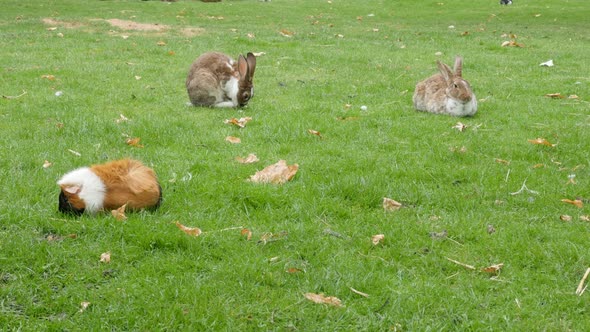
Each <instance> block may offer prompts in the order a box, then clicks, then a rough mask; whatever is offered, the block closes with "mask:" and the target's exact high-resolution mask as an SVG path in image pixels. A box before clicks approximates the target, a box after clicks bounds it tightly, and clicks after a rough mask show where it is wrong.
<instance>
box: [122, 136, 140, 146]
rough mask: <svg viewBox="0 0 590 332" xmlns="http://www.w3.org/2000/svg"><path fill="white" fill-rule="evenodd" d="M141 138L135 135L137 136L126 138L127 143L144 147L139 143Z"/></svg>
mask: <svg viewBox="0 0 590 332" xmlns="http://www.w3.org/2000/svg"><path fill="white" fill-rule="evenodd" d="M140 140H141V138H139V137H135V138H128V139H126V140H125V143H127V145H129V146H133V147H136V148H143V145H142V144H139V141H140Z"/></svg>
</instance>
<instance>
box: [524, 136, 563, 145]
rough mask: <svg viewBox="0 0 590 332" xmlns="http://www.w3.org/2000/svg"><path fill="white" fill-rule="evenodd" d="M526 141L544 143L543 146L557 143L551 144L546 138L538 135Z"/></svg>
mask: <svg viewBox="0 0 590 332" xmlns="http://www.w3.org/2000/svg"><path fill="white" fill-rule="evenodd" d="M528 141H529V143H531V144H537V145H545V146H550V147H554V146H555V145H557V144H551V143H550V142H549V141H548V140H546V139H544V138H541V137H539V138H537V139H529V140H528Z"/></svg>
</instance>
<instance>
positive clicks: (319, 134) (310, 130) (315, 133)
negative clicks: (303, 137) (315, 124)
mask: <svg viewBox="0 0 590 332" xmlns="http://www.w3.org/2000/svg"><path fill="white" fill-rule="evenodd" d="M307 132H308V133H310V134H312V135H316V136H317V137H320V138H321V137H322V134H321V133H320V132H319V131H317V130H313V129H308V130H307Z"/></svg>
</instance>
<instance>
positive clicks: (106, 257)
mask: <svg viewBox="0 0 590 332" xmlns="http://www.w3.org/2000/svg"><path fill="white" fill-rule="evenodd" d="M100 262H101V263H106V264H108V263H110V262H111V252H110V251H107V252H103V253H102V254H100Z"/></svg>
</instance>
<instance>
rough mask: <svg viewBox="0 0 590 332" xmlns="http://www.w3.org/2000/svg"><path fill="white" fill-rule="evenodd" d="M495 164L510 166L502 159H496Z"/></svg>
mask: <svg viewBox="0 0 590 332" xmlns="http://www.w3.org/2000/svg"><path fill="white" fill-rule="evenodd" d="M496 162H497V163H498V164H504V165H510V162H509V161H508V160H504V159H499V158H496Z"/></svg>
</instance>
